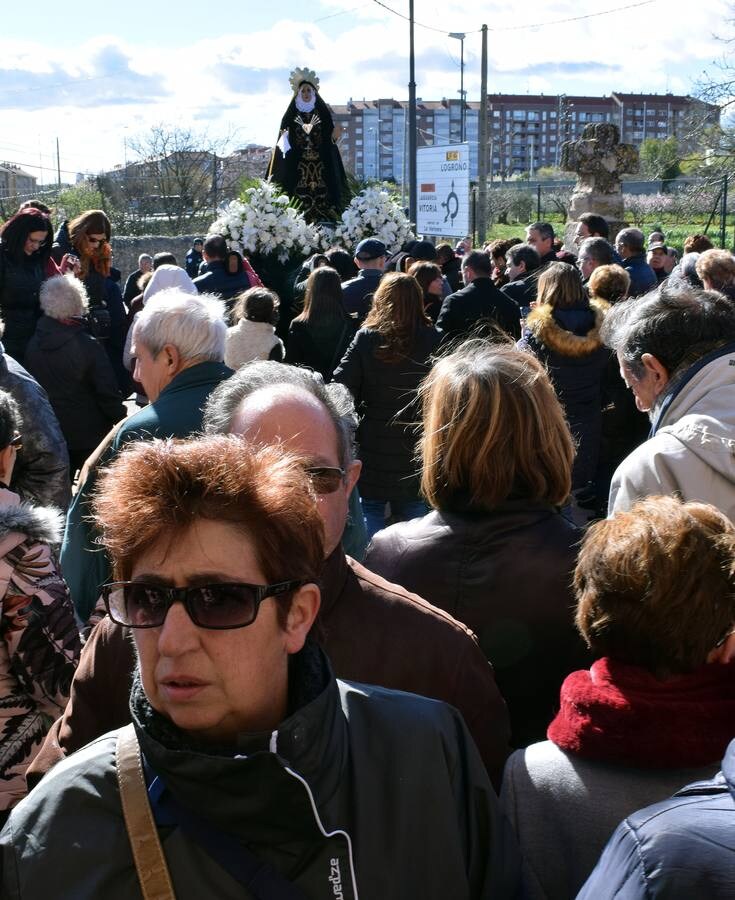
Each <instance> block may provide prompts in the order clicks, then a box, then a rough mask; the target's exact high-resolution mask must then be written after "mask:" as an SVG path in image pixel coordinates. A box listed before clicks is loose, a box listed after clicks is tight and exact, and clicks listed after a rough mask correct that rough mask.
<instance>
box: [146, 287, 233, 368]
mask: <svg viewBox="0 0 735 900" xmlns="http://www.w3.org/2000/svg"><path fill="white" fill-rule="evenodd" d="M224 316H225V305H224V303H223V302H222V301H221V300H220V299H219V298H218V297H215V296H214V295H213V294H199V295H192V294H187V293H184V291H182V290H180V289H179V288H168V289H166V290H163V291H160V292H159V293H158V294H156V295H155V296H154V297H151V299H150V300H149V301H148V302H147V303H146V305H145V306H144V307H143V309H142V310H141V312H140V313H139V314H138V317H137V319H136V322H135V332H134V335H133V340H134V342H140V343H141V344H143V345H144V346H145V347H146V348H147V349H148V351H149V352H150V353H151V355H152V356H157V355H158V354H159V353H160V352H161V350H163V348H164V347H165V346H166V344H172V345H173V346H174V347H176V349H177V350H178V351H179V353H180V354H181V356H182V357H183V359H185V360H195V359H196V360H201V361H202V362H206V361H213V362H222V361H223V360H224V358H225V339H226V337H227V325H226V324H225V319H224Z"/></svg>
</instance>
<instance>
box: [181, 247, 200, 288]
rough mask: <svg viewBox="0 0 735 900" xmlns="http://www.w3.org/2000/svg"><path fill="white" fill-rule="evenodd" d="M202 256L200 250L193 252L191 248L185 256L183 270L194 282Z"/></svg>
mask: <svg viewBox="0 0 735 900" xmlns="http://www.w3.org/2000/svg"><path fill="white" fill-rule="evenodd" d="M202 259H204V257H203V256H202V252H201V250H195V249H194V248H193V247H192V248H191V249H190V250H189V252H188V253H187V254H186V259H185V260H184V268H185V269H186V274H187V275H188V276H189V278H191V279H192V280H194V279H195V278H196V277H197V276H198V275H199V266H200V265H201V264H202Z"/></svg>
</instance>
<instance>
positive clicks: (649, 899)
mask: <svg viewBox="0 0 735 900" xmlns="http://www.w3.org/2000/svg"><path fill="white" fill-rule="evenodd" d="M685 724H686V723H683V724H682V727H685ZM734 830H735V741H733V742H732V743H731V744H730V746H729V747H728V748H727V753H726V754H725V758H724V759H723V761H722V771H721V772H720V773H719V774H718V775H717V776H716V777H715V778H713V779H711V780H710V781H699V782H695V783H694V784H690V785H688V786H687V787H685V788H683V789H682V790H680V791H678V792H677V793H676V794H674V796H673V797H672V798H671V799H670V800H664V801H663V803H656V804H654V805H653V806H649V807H647V808H646V809H642V810H640V812H637V813H635V814H634V815H632V816H628V818H627V819H625V821H624V822H622V823H621V824H620V825H619V826H618V828H617V830H616V831H615V833H614V834H613V836H612V837H611V838H610V841H609V842H608V845H607V847H606V848H605V851H604V853H603V854H602V856H601V857H600V861H599V862H598V864H597V867H596V868H595V870H594V871H593V872H592V874H591V875H590V877H589V879H588V880H587V882H586V884H585V885H584V887H583V888H582V890H581V891H580V893H579V895H578V900H607V898H610V900H612V898H618V900H638V898H640V900H655V898H661V900H663V898H666V900H693V898H700V897H701V898H705V897H706V898H707V900H731V898H732V897H733V896H735V847H734V845H733V839H732V836H733V831H734Z"/></svg>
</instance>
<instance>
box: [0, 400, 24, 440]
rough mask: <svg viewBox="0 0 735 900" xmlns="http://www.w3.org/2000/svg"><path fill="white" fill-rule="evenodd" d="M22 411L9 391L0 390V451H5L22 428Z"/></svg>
mask: <svg viewBox="0 0 735 900" xmlns="http://www.w3.org/2000/svg"><path fill="white" fill-rule="evenodd" d="M21 424H22V421H21V417H20V409H19V408H18V404H17V403H16V402H15V400H14V399H13V398H12V396H11V395H10V394H9V393H8V392H7V391H2V390H0V450H4V449H5V448H6V447H7V446H8V445H9V444H10V442H11V441H12V440H13V438H14V437H15V435H16V434H18V432H19V431H20V428H21Z"/></svg>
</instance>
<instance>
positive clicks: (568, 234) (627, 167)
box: [561, 122, 640, 247]
mask: <svg viewBox="0 0 735 900" xmlns="http://www.w3.org/2000/svg"><path fill="white" fill-rule="evenodd" d="M639 165H640V161H639V159H638V150H637V149H636V148H635V147H634V146H633V145H632V144H621V143H620V129H619V128H618V126H617V125H613V124H612V123H611V122H601V123H599V124H593V125H587V126H585V129H584V131H583V132H582V137H581V138H580V139H579V140H578V141H566V142H565V143H564V144H562V146H561V168H562V169H565V170H566V171H568V172H576V173H577V184H576V185H575V188H574V193H573V194H572V199H571V202H570V204H569V216H568V218H567V224H566V227H565V240H564V245H565V246H568V247H572V246H573V242H574V231H575V228H576V224H577V220H578V219H579V217H580V216H581V215H582V213H586V212H592V213H596V214H597V215H598V216H603V217H604V218H605V219H606V220H607V222H608V224H609V226H610V240H611V241H614V240H615V235H616V234H617V233H618V231H620V229H621V228H624V227H625V224H626V223H625V222H624V221H623V214H624V213H623V191H622V187H621V184H620V178H621V176H622V175H623V174H626V175H632V174H633V173H635V172H637V171H638V168H639Z"/></svg>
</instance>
